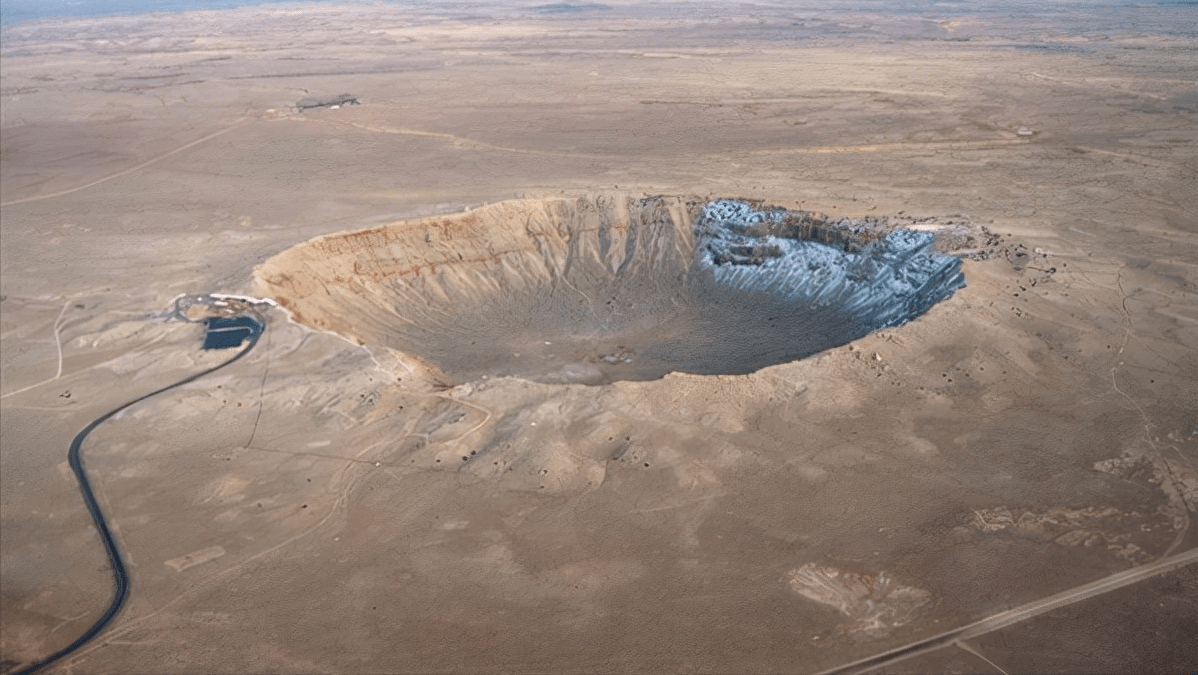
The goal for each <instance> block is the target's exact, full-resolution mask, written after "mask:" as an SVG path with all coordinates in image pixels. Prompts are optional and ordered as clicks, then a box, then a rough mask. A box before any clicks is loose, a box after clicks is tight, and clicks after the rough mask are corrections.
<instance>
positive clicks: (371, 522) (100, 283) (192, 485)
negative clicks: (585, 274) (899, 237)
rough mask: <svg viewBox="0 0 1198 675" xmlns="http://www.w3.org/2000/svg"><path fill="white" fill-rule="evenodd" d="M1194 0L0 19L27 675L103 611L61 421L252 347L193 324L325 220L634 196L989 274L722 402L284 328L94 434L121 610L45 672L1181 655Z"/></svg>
mask: <svg viewBox="0 0 1198 675" xmlns="http://www.w3.org/2000/svg"><path fill="white" fill-rule="evenodd" d="M1184 5H1185V3H1172V4H1169V3H1162V4H1161V5H1159V6H1155V5H1154V6H1148V5H1145V6H1143V7H1141V8H1139V9H1134V8H1126V7H1125V8H1119V7H1118V6H1115V5H1111V7H1114V9H1111V14H1110V16H1109V17H1108V19H1107V20H1105V21H1100V20H1099V19H1098V18H1096V17H1097V16H1098V14H1097V13H1091V12H1087V11H1085V8H1083V7H1082V6H1080V5H1078V6H1074V5H1062V6H1055V5H1054V6H1053V7H1051V8H1048V9H1044V10H1042V11H1041V10H1036V9H1035V8H1034V6H1032V5H1028V6H1027V7H1026V8H1025V9H1026V12H1025V13H1023V14H1021V13H1020V11H1019V8H1021V7H1024V6H1023V5H1012V4H1010V3H995V7H1013V8H1014V9H1011V10H1010V12H1007V11H1006V10H1005V9H1004V11H1003V12H1000V11H999V10H998V9H995V10H994V11H989V12H988V11H986V6H985V5H981V6H979V8H973V9H967V8H965V7H964V6H960V7H958V6H957V5H951V4H946V5H943V6H937V7H936V8H935V9H928V8H926V7H925V8H922V9H920V10H919V11H915V10H912V11H910V12H905V11H904V10H903V9H902V7H903V6H902V5H901V4H899V5H895V6H894V8H889V7H888V8H887V9H886V10H885V11H883V9H882V7H881V6H874V5H872V4H869V3H862V4H861V5H860V7H858V8H857V9H851V8H847V7H846V8H843V9H840V10H836V11H828V10H821V9H818V8H816V7H814V6H810V7H809V6H806V5H803V4H793V5H750V4H744V5H736V6H734V7H732V6H724V5H714V4H712V5H705V4H696V3H686V4H681V3H674V4H671V3H662V4H654V5H646V4H644V3H640V4H637V5H631V4H627V5H626V4H622V3H621V2H610V3H606V4H604V5H565V4H561V5H540V6H534V5H533V4H529V5H517V4H511V5H508V6H505V7H503V8H502V9H496V8H495V6H494V5H489V6H484V5H478V6H474V5H471V4H468V3H461V4H455V5H439V4H435V3H434V4H421V5H398V4H386V3H384V4H363V5H346V6H330V5H283V6H279V5H272V6H264V7H255V8H243V9H238V10H228V11H220V12H191V13H184V14H161V15H136V16H123V17H109V18H99V19H62V20H54V21H44V22H34V23H23V24H16V25H12V26H7V27H5V28H4V29H3V33H2V37H3V42H2V51H0V58H2V59H3V70H2V73H0V102H2V108H0V109H2V115H0V127H2V142H0V179H2V182H0V202H2V209H3V211H2V214H3V218H2V225H0V235H2V240H0V241H2V246H0V263H2V267H0V283H2V292H0V312H2V314H0V337H2V338H3V339H2V342H0V372H2V374H3V382H2V387H0V412H2V415H3V425H2V426H0V460H2V465H3V472H2V473H0V522H2V525H3V528H2V530H0V532H2V537H3V546H2V547H0V607H2V609H3V615H2V618H3V621H2V623H0V659H2V666H0V669H2V670H3V671H4V672H9V671H14V670H17V669H19V668H20V667H21V666H22V665H23V664H28V663H31V662H33V661H35V660H37V659H39V658H42V657H44V656H46V655H48V654H49V653H51V652H53V651H55V650H57V649H60V648H62V647H63V646H65V645H66V644H68V643H70V642H71V641H72V640H74V639H75V637H76V636H78V635H79V634H81V633H82V632H83V630H85V629H86V628H87V627H88V626H89V625H91V623H92V622H93V621H94V620H95V619H96V618H97V617H98V616H99V615H100V613H101V612H102V611H103V609H104V608H105V607H106V606H107V604H108V602H109V599H110V597H111V593H112V577H111V573H110V571H109V569H108V566H107V561H106V558H105V556H104V550H103V547H102V545H101V542H100V541H99V538H98V537H97V533H96V531H95V529H94V528H93V526H92V524H91V521H90V520H89V517H88V514H87V512H86V510H85V509H84V508H83V503H82V501H81V499H80V495H79V491H78V487H77V484H76V482H75V480H74V478H73V476H72V475H71V472H70V470H69V468H68V466H67V461H66V452H67V447H68V445H69V444H70V441H71V439H72V437H73V436H74V435H75V434H76V433H78V432H79V430H80V429H82V428H83V427H84V426H86V425H87V424H88V423H89V422H90V421H91V420H93V419H94V418H96V417H98V416H99V415H101V414H103V413H104V412H106V411H108V410H110V409H112V408H114V407H116V406H118V405H120V404H122V403H124V402H125V401H127V400H129V399H131V398H134V397H136V396H139V395H141V394H144V393H146V392H149V391H152V390H154V389H155V388H157V387H160V386H164V385H166V384H168V383H170V382H173V381H175V380H177V379H180V378H182V377H185V376H187V375H189V374H191V373H194V372H197V371H199V370H201V369H202V368H204V367H206V366H210V365H214V364H216V363H217V362H219V361H220V360H222V359H224V358H227V356H228V355H229V353H230V352H227V351H222V352H214V351H202V350H200V342H201V340H202V337H203V329H202V326H199V325H197V324H193V323H185V322H179V321H167V320H166V318H167V317H168V315H169V313H170V310H171V309H172V302H173V301H174V300H175V299H176V298H177V297H178V296H180V295H182V294H205V293H232V294H246V295H251V296H262V295H267V294H268V293H267V292H266V291H267V290H268V289H266V288H264V286H263V284H262V282H261V281H260V280H259V278H258V277H256V276H255V272H254V271H255V268H256V267H257V266H259V265H261V264H262V263H263V262H264V261H266V260H268V259H269V258H271V257H273V256H275V255H276V254H278V253H280V252H282V251H284V250H286V249H288V248H290V247H292V246H295V245H297V244H300V243H302V242H305V241H307V240H309V239H311V238H313V237H316V236H318V235H323V234H328V233H333V232H338V231H344V230H354V229H361V228H367V227H375V226H380V225H384V224H387V223H394V222H397V221H405V220H410V219H417V218H425V217H430V216H439V215H441V214H453V213H457V212H461V211H463V210H466V209H471V208H477V207H481V206H484V205H486V204H494V203H497V202H503V201H506V200H511V199H567V200H570V199H589V198H591V197H592V196H593V195H597V194H623V195H634V196H639V195H679V196H686V195H693V196H697V197H700V198H704V199H706V198H709V197H710V198H718V197H732V198H744V199H759V200H764V201H765V202H767V203H770V204H777V205H780V206H785V207H789V208H797V209H805V210H810V211H816V212H822V213H826V214H829V215H831V216H853V217H863V216H895V217H899V216H901V217H904V218H911V219H914V221H915V222H918V221H920V220H921V219H928V218H930V219H935V220H936V221H937V222H946V221H952V222H957V223H965V224H967V225H968V226H969V227H971V228H973V229H974V231H977V232H985V233H988V234H987V235H986V237H985V238H984V241H982V242H981V244H980V245H981V246H982V247H983V248H984V249H985V251H984V253H985V254H986V255H973V256H970V257H968V258H967V259H965V260H964V261H963V268H962V269H963V271H964V274H965V279H966V282H967V284H968V285H967V286H966V287H965V288H963V289H960V290H958V291H957V292H956V293H955V294H954V295H953V296H952V297H950V298H949V299H948V300H946V301H944V302H941V303H940V304H938V305H936V306H935V307H933V308H932V309H931V311H929V312H928V313H927V314H925V315H923V316H922V317H920V318H918V319H916V320H914V321H912V322H910V323H908V324H906V325H903V326H900V327H897V328H891V329H886V330H883V331H880V332H876V333H874V334H871V335H869V336H867V337H865V338H862V339H860V340H857V341H855V342H853V343H851V344H849V345H845V346H842V347H838V348H836V349H832V350H829V351H826V352H823V353H821V354H818V355H816V356H813V357H810V358H806V359H803V360H800V361H795V362H790V363H784V364H779V365H775V366H771V367H768V368H764V369H761V370H759V371H757V372H754V373H751V374H747V375H735V376H732V375H706V376H700V375H690V374H678V373H675V374H669V375H667V376H665V377H662V378H660V379H656V380H648V381H619V382H615V383H612V384H607V385H602V386H588V385H584V384H543V383H538V382H533V381H529V380H525V379H520V378H515V377H495V378H489V379H485V380H475V381H471V382H445V381H443V380H441V379H438V378H437V377H435V376H434V375H430V372H429V370H428V369H427V368H423V369H422V368H420V367H417V366H414V365H413V363H414V361H413V360H412V359H410V358H409V357H408V355H405V354H403V353H400V352H395V351H390V350H387V349H384V348H381V347H378V346H374V345H369V344H367V345H364V346H363V345H359V344H357V343H356V342H354V341H351V340H347V339H344V338H343V337H341V336H339V335H337V334H334V333H332V332H327V331H322V330H318V329H313V328H312V327H310V326H308V325H304V324H302V323H300V322H298V321H297V320H295V317H291V316H289V315H288V313H287V312H285V311H284V310H283V309H281V308H277V309H270V310H268V311H266V313H265V317H266V319H267V328H266V331H265V333H264V335H263V337H262V339H261V341H260V343H259V344H258V345H257V347H256V348H255V349H254V350H253V351H252V352H251V353H250V354H249V355H247V356H246V358H244V359H243V360H241V361H239V362H237V363H236V364H234V365H232V366H230V367H229V368H226V369H224V370H222V371H220V372H219V373H217V374H214V375H212V376H211V377H208V378H204V379H201V380H198V381H196V382H194V383H192V384H190V385H187V386H185V387H182V388H180V389H177V390H173V391H172V392H169V393H167V394H163V395H161V396H158V397H154V398H151V399H149V400H147V401H145V402H143V403H140V404H138V405H137V406H135V407H133V408H130V409H129V410H127V411H126V412H125V413H122V414H121V415H119V416H118V417H116V418H115V419H113V420H111V421H109V422H106V423H105V424H103V425H102V426H100V427H99V428H98V429H97V430H96V432H95V433H93V434H92V435H91V437H89V439H88V441H87V445H86V446H85V448H84V456H85V462H86V464H87V467H88V469H89V471H90V475H91V476H92V482H93V483H94V485H95V488H96V491H97V493H98V498H99V500H100V503H101V505H102V506H103V508H104V509H105V511H106V513H107V514H108V516H109V519H110V522H111V523H112V525H113V528H114V530H115V534H116V536H117V538H118V539H119V541H120V544H121V546H122V548H123V551H124V554H125V557H126V559H127V562H128V565H129V568H130V574H131V578H132V593H131V595H130V598H129V601H128V604H127V605H126V606H125V608H124V609H123V610H122V611H121V613H120V615H119V616H118V617H117V618H116V620H115V621H114V622H113V624H112V625H111V626H110V627H109V629H108V630H107V631H106V632H105V633H104V634H102V635H101V636H100V637H99V638H98V639H97V640H95V641H94V642H92V643H90V644H88V645H87V646H85V647H84V648H82V649H81V650H80V651H78V652H76V653H75V654H74V655H72V656H71V657H69V658H67V659H66V660H64V661H62V662H59V663H58V664H56V665H55V666H54V667H53V668H52V669H49V672H56V673H267V672H276V673H298V672H312V673H403V672H429V673H432V672H441V673H491V672H521V673H523V672H560V673H578V672H644V673H662V672H718V673H731V672H745V673H747V672H819V671H827V670H835V669H847V670H854V669H858V670H866V671H868V672H874V673H882V672H892V673H898V672H913V673H914V672H937V671H938V672H957V673H997V672H1006V673H1016V672H1049V671H1052V672H1072V673H1092V672H1149V671H1151V672H1178V673H1180V672H1189V671H1191V670H1193V669H1194V668H1195V663H1196V662H1195V660H1194V659H1195V657H1194V654H1198V641H1196V639H1195V637H1194V636H1195V632H1194V631H1193V630H1192V629H1193V627H1194V626H1195V625H1198V565H1195V564H1194V561H1195V560H1198V526H1195V525H1194V524H1193V520H1194V519H1195V518H1196V517H1198V516H1196V509H1198V493H1196V491H1198V413H1196V412H1195V410H1196V408H1198V406H1196V404H1195V402H1198V215H1196V214H1198V189H1196V187H1198V143H1196V140H1198V139H1196V136H1195V129H1198V82H1196V80H1198V52H1196V51H1195V50H1196V48H1198V43H1196V41H1195V38H1194V35H1195V31H1194V24H1195V19H1194V16H1193V8H1192V7H1188V8H1187V7H1185V6H1184ZM1071 8H1073V9H1071ZM1037 11H1040V12H1041V13H1036V12H1037ZM929 12H932V13H929ZM935 12H939V13H935ZM1004 12H1006V13H1004ZM1071 12H1074V13H1071ZM1187 12H1188V13H1187ZM1187 22H1188V23H1187ZM343 93H349V94H352V95H354V96H356V97H357V98H358V100H359V102H360V105H344V106H342V107H340V108H336V109H333V108H330V107H324V108H315V109H309V110H306V111H300V110H297V108H296V103H297V101H299V100H301V99H303V98H307V97H320V96H334V95H339V94H343ZM429 222H432V221H429ZM487 226H488V227H490V228H496V229H495V236H500V234H502V232H501V231H500V230H502V228H519V227H522V225H521V223H518V222H512V223H504V222H502V221H499V220H497V221H494V222H490V223H488V225H487ZM433 234H436V232H435V231H434V230H433V229H430V237H429V238H428V239H427V241H429V244H430V246H436V245H439V243H438V242H439V240H435V239H434V238H432V235H433ZM441 234H444V232H442V233H441ZM413 255H419V252H418V251H417V252H414V253H413ZM1015 609H1017V610H1019V611H1017V612H1014V613H1011V612H1010V610H1015ZM960 629H964V630H960ZM924 641H927V642H926V643H925V642H924ZM920 644H924V645H925V648H924V649H922V650H920V649H914V650H910V651H907V652H902V653H899V654H897V655H896V657H895V658H891V659H885V658H883V659H876V658H875V657H877V656H878V655H881V654H885V653H887V652H889V651H891V650H902V649H904V648H907V647H909V646H911V645H920ZM871 659H872V660H871ZM871 669H872V670H871Z"/></svg>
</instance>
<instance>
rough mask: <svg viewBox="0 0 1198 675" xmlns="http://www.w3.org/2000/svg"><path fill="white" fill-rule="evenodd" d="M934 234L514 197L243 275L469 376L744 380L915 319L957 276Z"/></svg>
mask: <svg viewBox="0 0 1198 675" xmlns="http://www.w3.org/2000/svg"><path fill="white" fill-rule="evenodd" d="M934 242H935V237H934V235H933V234H932V233H930V232H925V231H913V230H908V229H897V228H895V227H893V226H891V225H889V224H888V221H887V220H885V219H866V220H853V219H847V218H846V219H835V220H834V219H829V218H827V217H825V216H822V215H819V214H815V213H809V212H804V211H792V210H786V209H783V208H777V207H767V206H764V205H763V204H762V203H760V202H750V201H739V200H731V199H721V200H715V201H708V200H701V199H695V198H684V197H634V196H629V195H594V196H590V197H584V198H578V199H564V198H563V199H525V200H515V201H509V202H502V203H498V204H492V205H488V206H485V207H482V208H479V209H475V210H472V211H468V212H465V213H461V214H456V215H449V216H443V217H434V218H424V219H419V220H411V221H403V222H397V223H392V224H388V225H384V226H381V227H375V228H371V229H365V230H358V231H354V232H342V233H336V234H329V235H324V236H320V237H317V238H315V239H312V240H310V241H307V242H304V243H302V244H299V245H297V246H294V247H292V248H290V249H288V250H286V251H283V252H282V253H280V254H278V255H276V256H275V257H273V258H271V259H269V260H267V261H266V262H265V263H263V264H262V265H260V266H259V267H258V269H257V270H256V276H257V278H258V280H259V282H260V283H261V284H262V285H263V286H265V294H267V295H269V296H271V297H273V298H274V299H275V300H276V301H277V302H278V303H279V304H280V305H282V306H283V307H285V308H286V309H288V310H289V311H290V312H291V314H292V316H293V318H294V319H295V320H296V321H298V322H300V323H302V324H305V325H308V326H310V327H313V328H317V329H323V330H330V331H334V332H336V333H339V334H341V335H342V336H345V337H347V338H349V339H351V340H354V341H356V342H358V343H359V344H363V345H370V346H376V347H385V348H389V349H393V350H397V351H399V352H402V353H404V354H406V355H408V356H409V357H416V358H419V359H421V360H422V361H424V362H425V363H426V364H427V365H429V366H431V367H433V368H435V369H437V370H438V371H440V373H443V374H444V376H445V378H447V379H449V380H453V381H456V382H466V381H471V380H475V379H479V378H482V377H483V376H489V377H500V376H517V377H522V378H526V379H530V380H535V381H539V382H549V383H585V384H602V383H606V382H612V381H616V380H651V379H657V378H660V377H662V376H664V375H666V374H667V373H670V372H673V371H679V372H686V373H695V374H743V373H749V372H753V371H755V370H758V369H760V368H763V367H765V366H769V365H773V364H777V363H783V362H787V361H792V360H795V359H800V358H803V357H805V356H809V355H811V354H814V353H816V352H819V351H822V350H825V349H829V348H832V347H836V346H839V345H843V344H845V343H847V342H850V341H852V340H855V339H857V338H860V337H862V336H864V335H866V334H868V333H870V332H871V331H874V330H877V329H879V328H884V327H889V326H896V325H899V324H902V323H905V322H907V321H910V320H912V319H915V318H916V317H918V316H920V315H921V314H923V313H924V312H926V311H927V310H928V309H929V308H931V307H932V306H933V305H934V304H936V303H938V302H940V301H942V300H944V299H946V298H948V297H949V296H950V295H952V293H953V292H954V291H955V290H956V289H957V288H960V287H962V286H963V285H964V283H965V282H964V276H963V275H962V273H961V263H960V260H959V259H957V258H955V257H953V256H951V255H946V254H944V253H941V252H939V251H938V250H937V249H936V247H935V246H934V245H933V244H934Z"/></svg>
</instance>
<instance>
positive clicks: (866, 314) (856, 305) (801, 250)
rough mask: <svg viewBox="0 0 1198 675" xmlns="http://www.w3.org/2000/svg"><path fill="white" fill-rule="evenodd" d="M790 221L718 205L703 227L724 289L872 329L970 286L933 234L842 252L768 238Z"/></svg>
mask: <svg viewBox="0 0 1198 675" xmlns="http://www.w3.org/2000/svg"><path fill="white" fill-rule="evenodd" d="M790 215H791V214H789V213H788V212H787V211H784V210H781V209H767V210H761V211H757V210H754V209H753V208H752V207H751V206H750V205H749V204H747V203H744V202H739V201H731V200H720V201H715V202H711V203H710V204H708V205H707V206H706V207H705V208H704V209H703V213H702V216H701V217H700V219H699V220H698V221H697V222H696V225H695V232H696V235H697V238H698V244H699V248H700V252H699V254H700V259H701V261H702V262H703V263H704V264H705V265H706V266H708V267H709V268H710V269H711V270H712V271H713V273H714V275H715V278H716V280H717V281H719V282H720V283H722V284H726V285H728V286H731V287H734V288H737V289H739V290H743V291H747V292H761V293H768V294H770V295H773V296H774V297H779V298H785V299H786V300H787V301H788V302H793V303H796V304H804V305H807V306H812V307H819V306H836V307H838V308H840V309H841V310H843V311H845V312H846V313H848V314H850V315H851V316H853V317H854V318H855V319H857V320H858V321H859V322H860V323H861V325H862V327H864V328H867V329H868V330H876V329H878V328H884V327H888V326H897V325H900V324H903V323H906V322H907V321H910V320H911V319H913V318H915V317H917V316H919V315H920V314H923V313H924V312H926V311H927V310H928V309H929V308H931V307H932V305H935V304H936V303H938V302H940V301H941V300H944V299H945V298H947V297H949V296H950V295H952V294H953V291H955V290H956V289H958V288H961V287H963V286H964V285H965V276H964V275H963V274H962V273H961V261H960V260H958V259H957V258H955V257H953V256H948V255H944V254H942V253H939V252H937V251H935V250H934V249H933V248H932V244H933V241H934V236H933V235H932V234H931V233H929V232H913V231H911V230H895V231H893V232H890V233H889V234H887V235H886V236H885V237H883V238H880V239H877V240H874V241H871V242H869V243H867V244H864V245H852V244H849V245H846V246H845V247H840V248H838V247H836V246H832V245H828V244H822V243H818V242H814V241H796V240H795V239H790V238H786V237H780V236H774V235H769V234H766V235H762V234H761V231H762V229H763V228H762V227H760V226H762V225H766V226H769V225H775V224H779V223H782V222H784V220H785V219H786V218H788V217H790ZM853 249H856V250H853Z"/></svg>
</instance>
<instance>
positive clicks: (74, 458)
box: [16, 319, 266, 675]
mask: <svg viewBox="0 0 1198 675" xmlns="http://www.w3.org/2000/svg"><path fill="white" fill-rule="evenodd" d="M255 320H257V319H255ZM257 321H258V323H259V325H260V326H261V327H262V328H261V330H257V331H252V332H250V333H249V334H248V336H247V338H248V343H246V345H245V346H244V347H242V349H241V351H239V352H237V354H236V355H235V356H233V357H232V358H230V359H227V360H225V361H223V362H221V363H219V364H217V365H215V366H213V367H211V368H209V369H207V370H204V371H201V372H198V373H196V374H194V375H189V376H187V377H185V378H183V379H182V380H179V381H178V382H175V383H174V384H169V385H167V386H165V387H163V388H161V389H158V390H156V391H152V392H150V393H148V394H145V395H142V396H139V397H137V398H135V399H133V400H132V401H129V402H128V403H125V404H123V405H121V406H120V407H118V408H114V409H113V410H110V411H108V412H106V413H104V414H103V415H101V416H99V417H97V418H96V419H94V420H92V423H91V424H89V425H87V426H86V427H84V429H83V431H80V432H79V434H78V435H77V436H75V440H73V441H71V449H70V450H68V451H67V461H69V462H70V464H71V470H72V471H74V472H75V478H76V479H77V480H78V481H79V492H80V493H82V495H83V503H84V504H85V505H86V506H87V510H88V512H89V513H91V516H92V522H94V523H95V524H96V531H97V532H99V533H100V540H101V541H103V542H104V548H105V549H106V550H107V551H108V563H109V565H110V566H111V567H112V577H113V582H114V584H115V586H116V590H115V592H114V593H113V594H112V602H111V603H109V605H108V609H106V610H105V611H104V613H103V614H101V615H100V618H99V619H97V620H96V622H95V623H93V624H92V626H91V627H90V628H88V629H87V630H86V631H84V632H83V634H82V635H80V636H79V637H78V638H76V639H75V641H74V642H72V643H71V644H69V645H67V646H66V647H64V648H63V649H61V650H59V651H57V652H55V653H54V654H51V655H50V656H48V657H46V658H45V659H43V660H41V661H38V662H37V663H34V664H32V665H29V666H26V667H25V668H23V669H22V670H20V671H18V672H17V674H16V675H28V674H29V673H34V672H37V671H38V670H41V669H42V668H45V667H46V666H48V665H50V664H52V663H54V662H55V661H58V660H59V659H61V658H63V657H64V656H67V655H68V654H70V653H71V652H74V651H75V650H77V649H79V648H80V647H82V646H83V645H85V644H87V643H88V642H90V641H92V640H93V639H95V637H96V636H97V635H99V634H100V633H101V632H103V630H104V629H105V628H106V627H107V626H108V624H109V623H110V622H111V621H112V620H113V619H114V618H115V617H116V615H117V613H118V612H120V611H121V607H122V606H123V605H124V604H125V599H126V598H128V597H129V572H128V570H126V569H125V561H124V560H123V559H122V558H121V549H120V547H119V546H118V545H117V542H116V538H115V537H113V536H112V532H111V531H110V530H109V529H108V521H107V520H106V519H105V518H104V512H103V511H102V510H101V509H100V504H99V503H98V502H97V501H96V495H95V493H94V492H92V486H91V481H89V480H88V478H87V470H86V469H85V468H84V466H83V455H82V451H83V441H84V440H86V439H87V435H88V434H90V433H91V432H92V431H94V430H95V429H96V427H98V426H100V425H101V424H103V423H104V422H106V421H108V420H109V419H111V418H112V417H113V416H114V415H116V414H117V413H119V412H121V411H122V410H125V409H126V408H129V407H131V406H134V405H136V404H138V403H141V402H142V401H144V400H146V399H148V398H151V397H153V396H157V395H158V394H161V393H163V392H165V391H170V390H171V389H174V388H175V387H181V386H183V385H185V384H187V383H189V382H194V381H196V380H198V379H200V378H201V377H204V376H205V375H208V374H210V373H214V372H216V371H218V370H220V369H221V368H224V367H225V366H227V365H229V364H231V363H233V362H235V361H237V360H238V359H240V358H241V357H243V356H245V355H246V354H249V353H250V350H252V349H253V348H254V346H255V345H257V344H258V339H259V338H261V337H262V332H263V331H264V330H265V326H266V324H265V322H262V321H260V320H257Z"/></svg>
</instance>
